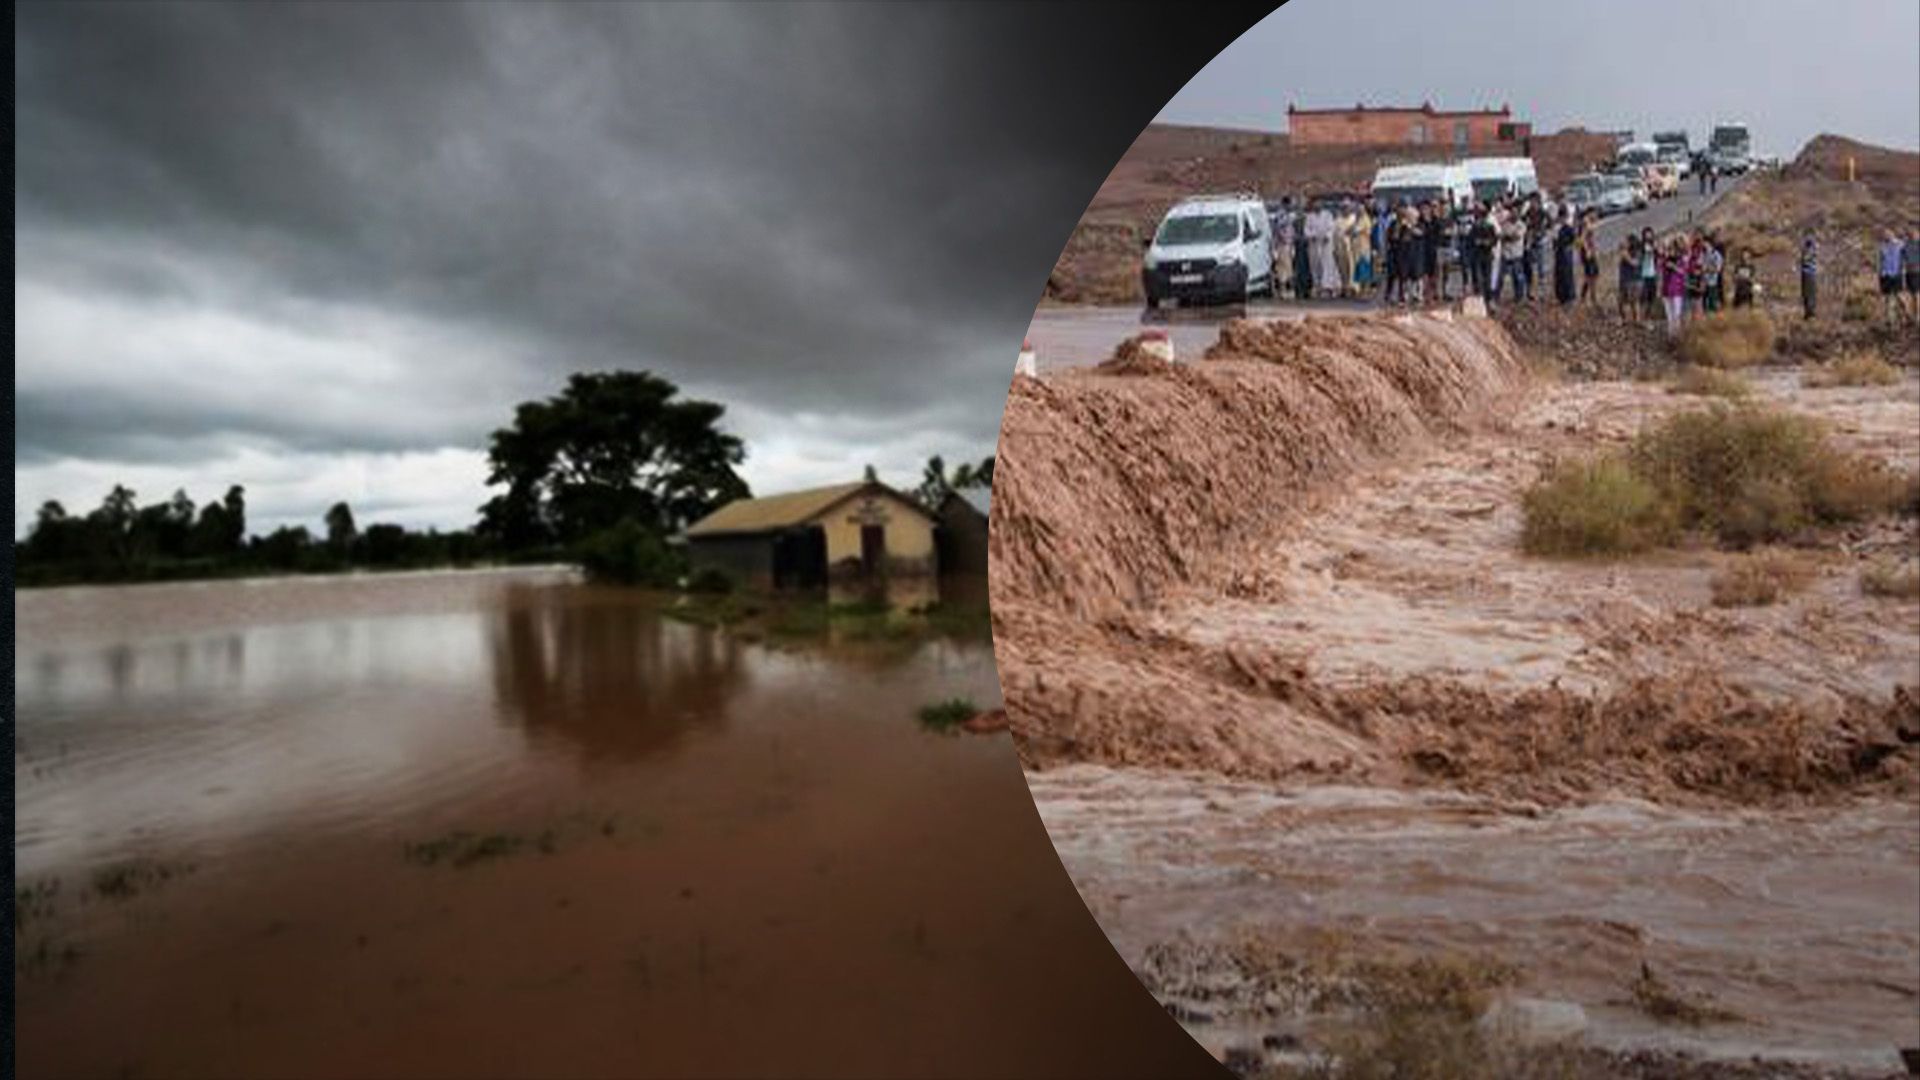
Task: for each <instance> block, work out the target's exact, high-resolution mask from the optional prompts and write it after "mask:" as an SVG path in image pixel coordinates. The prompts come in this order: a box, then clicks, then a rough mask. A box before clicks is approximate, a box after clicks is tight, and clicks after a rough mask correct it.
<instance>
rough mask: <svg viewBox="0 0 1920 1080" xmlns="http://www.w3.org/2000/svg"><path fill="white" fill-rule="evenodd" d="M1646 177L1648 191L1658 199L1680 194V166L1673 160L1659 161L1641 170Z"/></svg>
mask: <svg viewBox="0 0 1920 1080" xmlns="http://www.w3.org/2000/svg"><path fill="white" fill-rule="evenodd" d="M1641 175H1642V176H1644V177H1645V178H1646V181H1647V192H1648V194H1650V195H1652V196H1653V197H1654V198H1656V199H1670V198H1672V197H1673V196H1675V195H1678V194H1680V167H1679V166H1678V165H1675V164H1674V163H1673V162H1671V161H1657V162H1654V163H1653V164H1652V165H1648V166H1647V167H1646V168H1644V169H1642V170H1641Z"/></svg>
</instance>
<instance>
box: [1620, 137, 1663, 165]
mask: <svg viewBox="0 0 1920 1080" xmlns="http://www.w3.org/2000/svg"><path fill="white" fill-rule="evenodd" d="M1659 160H1660V148H1659V147H1657V146H1655V145H1654V144H1652V143H1650V142H1641V143H1628V144H1627V145H1625V146H1623V147H1621V148H1620V149H1619V150H1618V151H1616V152H1615V153H1614V155H1613V164H1614V166H1615V167H1616V168H1618V167H1620V166H1632V167H1633V168H1636V169H1637V168H1639V167H1640V166H1642V165H1651V164H1653V163H1654V162H1656V161H1659Z"/></svg>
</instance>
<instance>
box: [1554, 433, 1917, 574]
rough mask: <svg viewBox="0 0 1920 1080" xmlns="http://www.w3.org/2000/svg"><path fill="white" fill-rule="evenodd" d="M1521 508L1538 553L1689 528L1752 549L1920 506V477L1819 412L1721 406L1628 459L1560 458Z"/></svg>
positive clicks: (1631, 543)
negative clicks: (1846, 446) (1815, 415)
mask: <svg viewBox="0 0 1920 1080" xmlns="http://www.w3.org/2000/svg"><path fill="white" fill-rule="evenodd" d="M1521 510H1522V513H1523V515H1524V517H1523V524H1522V529H1521V540H1520V542H1521V547H1522V548H1523V549H1524V550H1526V551H1528V552H1530V553H1532V554H1535V555H1622V554H1632V553H1634V552H1638V551H1645V550H1647V549H1649V548H1652V547H1655V546H1657V545H1659V544H1662V543H1666V542H1668V541H1670V540H1672V539H1673V538H1674V536H1675V535H1676V534H1677V533H1678V532H1680V531H1687V530H1692V531H1698V532H1702V533H1705V534H1707V535H1709V536H1711V537H1713V538H1714V539H1715V540H1716V541H1718V542H1719V543H1720V544H1722V545H1723V546H1726V547H1730V548H1748V547H1752V546H1753V545H1755V544H1759V543H1766V542H1769V541H1775V540H1781V539H1784V538H1786V537H1788V536H1790V535H1792V534H1794V533H1796V532H1798V531H1800V530H1802V529H1805V528H1807V527H1809V526H1813V525H1827V524H1837V523H1842V522H1849V521H1859V520H1863V519H1865V518H1870V517H1874V516H1877V515H1879V514H1885V513H1895V512H1901V511H1906V512H1920V477H1917V476H1914V475H1911V474H1903V473H1901V472H1899V471H1897V470H1895V469H1893V468H1892V467H1890V466H1888V465H1886V464H1885V463H1883V462H1880V461H1878V460H1875V459H1869V458H1863V457H1859V456H1856V455H1852V454H1847V453H1844V452H1842V451H1840V450H1839V449H1837V448H1835V447H1833V446H1832V445H1831V444H1830V443H1828V441H1827V438H1826V432H1825V430H1824V429H1823V428H1822V427H1821V425H1820V424H1819V423H1818V422H1817V421H1815V420H1814V419H1812V418H1811V417H1806V416H1799V415H1795V414H1793V413H1787V412H1781V411H1778V410H1774V409H1765V408H1760V407H1757V406H1747V405H1740V406H1733V405H1724V404H1716V405H1715V406H1713V407H1712V408H1709V409H1702V410H1696V411H1692V412H1685V413H1679V414H1677V415H1675V416H1671V417H1669V418H1667V419H1666V420H1665V421H1663V422H1661V423H1659V424H1657V425H1655V426H1653V427H1651V428H1649V429H1647V430H1646V431H1643V432H1641V433H1640V434H1639V435H1638V436H1636V437H1635V439H1634V441H1633V443H1632V445H1631V446H1629V447H1628V448H1627V450H1626V452H1625V453H1624V454H1623V455H1619V456H1609V457H1601V458H1595V459H1591V460H1587V461H1577V462H1562V463H1559V464H1556V465H1555V466H1554V467H1553V468H1552V469H1550V470H1548V472H1547V474H1546V475H1545V476H1543V477H1542V478H1541V479H1540V480H1539V481H1538V482H1536V483H1535V484H1534V486H1533V487H1532V488H1530V489H1528V491H1527V492H1526V493H1525V494H1524V495H1523V496H1522V498H1521Z"/></svg>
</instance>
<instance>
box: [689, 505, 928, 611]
mask: <svg viewBox="0 0 1920 1080" xmlns="http://www.w3.org/2000/svg"><path fill="white" fill-rule="evenodd" d="M935 524H936V523H935V520H934V516H933V515H932V514H931V513H929V512H928V511H927V509H926V508H925V507H923V506H921V505H920V504H919V503H917V502H915V501H914V500H912V499H910V498H908V497H907V496H905V495H902V494H900V493H899V492H898V491H895V490H893V489H892V488H890V487H888V486H887V485H885V484H882V483H879V482H878V481H865V482H860V483H853V484H836V485H834V486H832V487H822V488H811V489H808V490H806V491H793V492H788V493H787V494H784V495H770V496H767V497H765V498H759V499H736V500H734V501H733V502H730V503H728V504H727V505H725V506H723V507H721V508H720V509H718V510H715V511H714V512H713V513H711V514H708V515H707V516H706V517H704V518H701V519H700V520H699V521H696V522H694V523H693V524H692V525H690V526H688V528H687V532H686V543H687V559H688V562H689V563H690V564H691V565H692V566H693V567H694V568H695V569H700V568H702V567H714V568H717V569H719V570H721V571H723V572H724V573H726V574H727V575H728V576H729V577H732V578H733V579H734V580H735V581H738V582H740V583H742V584H745V585H749V586H753V587H756V588H763V589H785V588H818V587H821V586H824V585H826V584H828V583H829V582H833V583H841V582H850V581H877V580H881V579H884V578H886V577H889V576H904V575H914V574H929V575H930V574H933V573H934V572H935V570H936V569H937V568H938V565H937V562H936V559H937V555H936V553H935V549H934V527H935Z"/></svg>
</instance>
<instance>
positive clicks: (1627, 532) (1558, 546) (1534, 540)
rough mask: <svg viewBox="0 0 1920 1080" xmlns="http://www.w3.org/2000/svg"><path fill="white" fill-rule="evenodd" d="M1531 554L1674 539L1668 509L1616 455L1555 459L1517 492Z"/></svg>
mask: <svg viewBox="0 0 1920 1080" xmlns="http://www.w3.org/2000/svg"><path fill="white" fill-rule="evenodd" d="M1521 511H1522V514H1523V523H1522V526H1521V532H1520V546H1521V548H1522V549H1523V550H1525V551H1527V552H1528V553H1530V554H1533V555H1575V556H1579V555H1630V554H1633V553H1635V552H1641V551H1646V550H1648V549H1650V548H1654V547H1658V546H1659V545H1661V544H1664V543H1666V542H1668V541H1669V540H1671V539H1672V538H1673V533H1674V524H1675V519H1674V515H1673V513H1672V510H1671V508H1670V507H1669V506H1668V505H1667V503H1666V502H1665V501H1664V500H1663V499H1662V498H1661V495H1660V492H1659V490H1658V489H1657V488H1655V487H1654V486H1653V485H1652V484H1650V483H1648V482H1647V481H1646V480H1644V479H1642V478H1641V477H1640V476H1638V475H1636V474H1635V472H1634V471H1633V469H1632V468H1631V467H1630V466H1629V465H1628V463H1627V462H1625V461H1623V460H1620V459H1618V458H1598V459H1595V460H1592V461H1571V462H1559V463H1556V464H1555V465H1554V466H1553V467H1552V468H1551V469H1549V470H1548V471H1547V474H1546V475H1545V476H1544V477H1542V478H1541V479H1540V480H1539V481H1538V482H1536V483H1535V484H1534V486H1533V487H1532V488H1530V489H1528V491H1527V492H1526V494H1525V495H1524V496H1522V497H1521Z"/></svg>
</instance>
